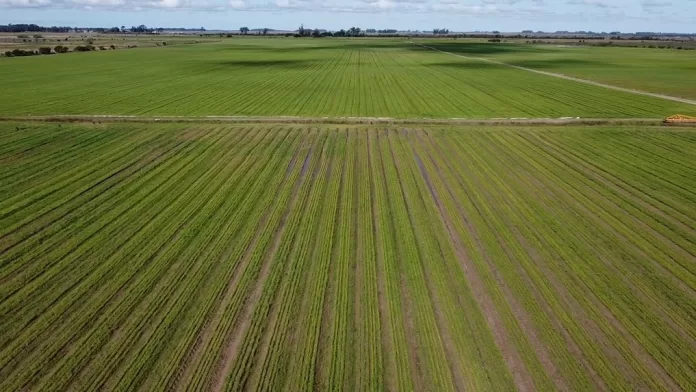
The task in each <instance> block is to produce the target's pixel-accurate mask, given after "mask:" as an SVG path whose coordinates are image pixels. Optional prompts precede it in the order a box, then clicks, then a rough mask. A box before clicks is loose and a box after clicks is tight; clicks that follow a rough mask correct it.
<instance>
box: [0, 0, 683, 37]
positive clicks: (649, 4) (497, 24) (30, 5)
mask: <svg viewBox="0 0 696 392" xmlns="http://www.w3.org/2000/svg"><path fill="white" fill-rule="evenodd" d="M6 23H36V24H41V25H71V26H74V25H78V26H121V25H126V26H131V25H139V24H146V25H148V26H167V27H200V26H204V27H206V28H208V29H237V28H239V27H240V26H249V27H250V28H256V27H270V28H277V29H295V28H297V27H298V26H299V25H300V24H301V23H303V24H304V25H305V27H311V28H315V27H317V28H326V29H338V28H348V27H350V26H359V27H362V28H395V29H412V30H416V29H421V30H429V29H432V28H435V27H439V28H449V29H450V30H452V31H474V30H488V31H490V30H500V31H521V30H528V29H531V30H535V31H536V30H544V31H556V30H593V31H615V30H620V31H625V32H635V31H663V32H682V33H696V0H556V1H553V0H343V1H341V0H0V24H6Z"/></svg>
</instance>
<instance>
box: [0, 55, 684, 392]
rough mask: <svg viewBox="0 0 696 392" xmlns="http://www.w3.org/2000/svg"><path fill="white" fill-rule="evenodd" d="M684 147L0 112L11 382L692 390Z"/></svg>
mask: <svg viewBox="0 0 696 392" xmlns="http://www.w3.org/2000/svg"><path fill="white" fill-rule="evenodd" d="M187 50H188V49H187ZM200 50H203V49H200ZM326 50H328V49H326ZM368 53H369V51H368ZM385 53H389V54H390V56H392V55H393V56H395V57H397V58H400V56H403V57H405V58H408V57H409V56H419V54H408V53H406V52H402V51H401V50H400V49H389V50H386V52H385ZM91 56H92V55H89V56H86V57H84V58H85V59H88V60H86V61H91V60H89V59H91V58H92V57H91ZM56 57H57V56H56ZM81 57H82V56H81ZM94 58H98V56H94ZM85 103H86V104H87V103H88V102H86V101H85ZM194 103H195V101H194ZM131 105H132V104H131ZM132 107H135V106H134V105H132ZM695 158H696V128H667V127H646V128H639V127H630V126H624V127H603V126H595V127H548V128H544V127H541V128H529V127H519V126H518V127H515V126H498V127H470V128H461V127H458V128H444V129H442V128H425V129H409V128H398V129H389V128H386V129H385V128H380V129H376V128H370V127H367V126H366V127H345V126H338V127H337V126H333V127H332V128H327V127H321V126H319V127H312V128H310V127H303V126H294V127H293V126H272V125H267V126H256V125H237V126H235V125H216V124H207V125H204V124H194V123H190V124H146V123H141V124H137V123H124V124H112V125H99V124H95V125H92V124H83V125H79V124H72V125H66V124H63V125H62V126H58V125H57V124H33V123H17V124H11V123H2V124H0V162H2V165H0V178H2V181H0V196H1V197H0V282H2V284H1V285H0V330H1V331H2V334H0V390H7V391H11V390H25V389H26V390H29V389H36V390H43V389H51V390H113V389H121V390H123V389H129V390H130V389H143V390H182V391H183V390H194V389H198V390H200V389H203V390H206V389H208V390H216V391H217V390H223V389H226V390H240V389H242V388H250V389H261V390H293V391H297V390H311V389H314V388H316V389H332V390H384V389H389V390H495V391H502V390H512V389H515V388H516V387H517V388H523V387H527V388H528V389H536V390H554V389H555V390H626V389H631V390H636V389H645V390H679V389H681V390H693V389H694V388H696V384H695V383H694V380H696V343H695V342H696V328H695V327H694V325H696V251H695V249H696V248H695V247H694V244H696V230H695V229H696V209H694V208H693V207H694V205H696V164H695V163H694V162H696V159H695Z"/></svg>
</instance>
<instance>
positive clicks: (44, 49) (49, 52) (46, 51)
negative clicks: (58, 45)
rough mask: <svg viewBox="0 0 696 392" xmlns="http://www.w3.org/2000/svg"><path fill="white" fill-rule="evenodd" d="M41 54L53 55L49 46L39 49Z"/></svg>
mask: <svg viewBox="0 0 696 392" xmlns="http://www.w3.org/2000/svg"><path fill="white" fill-rule="evenodd" d="M39 53H41V54H51V48H49V47H47V46H42V47H40V48H39Z"/></svg>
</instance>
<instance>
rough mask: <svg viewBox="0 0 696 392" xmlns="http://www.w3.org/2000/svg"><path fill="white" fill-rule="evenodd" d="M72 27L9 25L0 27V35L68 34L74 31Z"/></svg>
mask: <svg viewBox="0 0 696 392" xmlns="http://www.w3.org/2000/svg"><path fill="white" fill-rule="evenodd" d="M74 30H75V29H74V28H73V27H68V26H51V27H46V26H39V25H35V24H9V25H0V33H24V32H39V33H69V32H71V31H74Z"/></svg>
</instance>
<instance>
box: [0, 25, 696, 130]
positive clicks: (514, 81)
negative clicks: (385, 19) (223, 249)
mask: <svg viewBox="0 0 696 392" xmlns="http://www.w3.org/2000/svg"><path fill="white" fill-rule="evenodd" d="M452 45H457V44H456V42H455V43H453V44H452ZM481 45H487V47H489V48H495V47H497V46H496V44H481ZM519 47H520V48H522V47H523V46H522V45H519ZM448 48H449V47H448ZM620 50H629V49H620ZM634 51H635V52H639V51H640V50H639V49H634ZM660 53H663V54H664V55H665V56H666V57H670V56H671V55H672V54H674V53H673V52H668V51H662V52H660ZM627 61H629V60H627ZM651 69H652V71H650V70H649V71H646V73H645V74H642V75H644V76H646V77H645V78H641V79H648V77H647V76H648V75H649V74H651V73H657V74H660V73H661V72H664V71H663V70H661V69H660V68H651ZM687 86H688V83H685V84H684V85H683V87H682V88H684V89H688V87H687ZM0 89H1V90H2V91H3V95H4V96H6V97H12V99H6V100H5V101H4V102H3V104H2V106H1V107H0V114H2V115H61V114H104V115H109V114H112V115H113V114H126V115H136V114H137V115H152V116H163V115H184V116H198V115H245V116H248V115H253V116H278V115H283V116H333V117H336V116H361V117H365V116H367V117H399V118H421V117H428V118H450V117H456V118H462V117H465V118H499V117H504V118H509V117H535V118H537V117H593V118H605V117H612V118H615V117H649V118H661V117H666V116H668V115H672V114H675V113H684V114H693V113H694V111H695V109H694V105H688V104H682V103H677V102H671V101H667V100H662V99H657V98H652V97H645V96H639V95H635V94H630V93H625V92H619V91H614V90H610V89H606V88H603V87H597V86H589V85H585V84H582V83H578V82H573V81H568V80H561V79H556V78H552V77H548V76H544V75H538V74H534V73H530V72H526V71H523V70H519V69H513V68H510V67H506V66H503V65H497V64H492V63H487V62H482V61H477V60H466V59H463V58H456V57H453V56H450V55H448V54H445V53H439V52H434V51H432V50H428V49H425V48H423V47H420V46H417V45H413V44H411V43H409V42H408V41H407V40H403V39H401V40H398V39H394V40H381V39H314V40H312V39H293V38H272V39H271V38H269V39H263V38H257V39H253V38H252V39H250V38H241V39H237V38H235V39H227V40H224V41H222V42H220V43H209V44H200V45H185V46H178V47H176V46H175V47H166V48H163V47H160V48H139V49H137V50H115V51H108V50H107V51H97V52H96V53H68V54H66V55H59V56H37V57H32V58H3V59H0ZM665 91H666V90H665Z"/></svg>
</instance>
